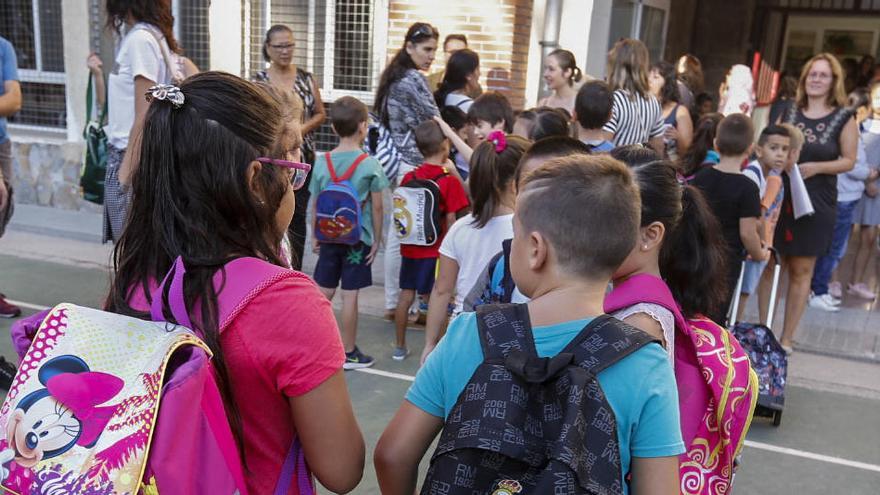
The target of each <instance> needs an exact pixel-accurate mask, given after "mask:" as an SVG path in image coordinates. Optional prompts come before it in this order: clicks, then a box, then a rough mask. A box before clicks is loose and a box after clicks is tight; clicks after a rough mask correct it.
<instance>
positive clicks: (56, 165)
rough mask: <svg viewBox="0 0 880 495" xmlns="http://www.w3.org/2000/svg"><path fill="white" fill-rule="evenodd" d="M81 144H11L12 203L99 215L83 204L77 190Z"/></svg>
mask: <svg viewBox="0 0 880 495" xmlns="http://www.w3.org/2000/svg"><path fill="white" fill-rule="evenodd" d="M84 149H85V146H84V145H83V144H82V143H39V142H15V141H14V140H13V142H12V169H13V174H14V177H13V187H14V188H15V201H16V203H22V204H35V205H40V206H51V207H54V208H60V209H63V210H83V211H92V212H101V211H102V207H101V206H100V205H96V204H93V203H90V202H88V201H85V200H84V199H83V198H82V194H81V191H80V187H79V177H80V172H81V170H82V163H83V151H84Z"/></svg>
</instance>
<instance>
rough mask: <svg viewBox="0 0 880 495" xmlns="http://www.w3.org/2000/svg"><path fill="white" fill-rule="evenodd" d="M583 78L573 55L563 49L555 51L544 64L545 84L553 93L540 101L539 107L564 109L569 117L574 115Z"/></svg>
mask: <svg viewBox="0 0 880 495" xmlns="http://www.w3.org/2000/svg"><path fill="white" fill-rule="evenodd" d="M583 76H584V75H583V73H582V72H581V69H580V68H578V66H577V61H576V60H575V58H574V54H573V53H571V52H570V51H568V50H563V49H561V48H557V49H556V50H553V51H552V52H550V54H549V55H547V61H546V63H545V64H544V83H545V84H547V89H549V90H550V91H551V92H552V93H551V94H550V96H547V97H546V98H543V99H541V100H540V101H538V106H539V107H552V108H562V109H565V111H566V112H568V114H569V115H571V114H573V113H574V100H575V98H576V97H577V92H578V89H579V88H580V85H579V84H578V83H579V82H580V81H581V79H582V78H583Z"/></svg>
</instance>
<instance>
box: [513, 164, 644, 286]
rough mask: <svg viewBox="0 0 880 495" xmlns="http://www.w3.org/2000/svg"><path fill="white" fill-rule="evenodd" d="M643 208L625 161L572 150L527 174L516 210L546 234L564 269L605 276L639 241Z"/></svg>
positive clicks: (530, 226) (525, 222)
mask: <svg viewBox="0 0 880 495" xmlns="http://www.w3.org/2000/svg"><path fill="white" fill-rule="evenodd" d="M584 205H590V207H589V208H584ZM640 208H641V206H640V201H639V189H638V186H637V185H636V184H635V181H634V180H633V177H632V174H631V173H630V171H629V170H628V169H627V167H626V165H624V164H623V163H621V162H620V161H618V160H615V159H613V158H611V157H605V156H592V157H586V156H569V157H564V158H556V159H553V160H551V161H550V162H547V163H545V164H543V165H541V167H539V168H538V169H536V170H534V171H532V172H531V173H530V174H529V175H527V176H526V177H524V178H523V181H522V184H520V187H519V195H518V196H517V208H516V211H517V213H516V214H517V217H518V219H519V222H520V223H521V225H522V226H523V228H524V229H525V230H526V231H528V232H532V231H534V232H540V233H541V234H543V235H544V237H545V238H546V239H547V242H548V243H549V244H550V245H551V246H552V247H553V250H554V252H555V254H556V258H557V262H558V263H559V265H560V266H561V268H562V269H563V270H564V271H565V272H566V273H570V274H572V275H574V276H577V277H584V278H589V279H602V278H610V277H611V275H612V274H613V273H614V271H615V270H616V269H617V268H618V267H619V266H620V264H621V263H623V260H624V259H626V257H627V255H628V254H629V252H630V251H632V248H633V247H634V246H635V243H636V236H637V233H638V227H639V218H640V215H641V210H640ZM609 218H614V219H615V221H614V222H608V219H609ZM526 295H528V294H526Z"/></svg>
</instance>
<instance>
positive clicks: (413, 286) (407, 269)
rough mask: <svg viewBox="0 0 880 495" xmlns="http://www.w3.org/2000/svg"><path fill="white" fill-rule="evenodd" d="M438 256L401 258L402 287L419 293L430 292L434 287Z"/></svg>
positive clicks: (425, 293)
mask: <svg viewBox="0 0 880 495" xmlns="http://www.w3.org/2000/svg"><path fill="white" fill-rule="evenodd" d="M436 271H437V258H407V257H406V256H404V257H402V258H401V260H400V288H401V289H404V290H414V291H416V293H417V294H419V295H427V294H430V293H431V291H432V290H433V289H434V274H435V273H436Z"/></svg>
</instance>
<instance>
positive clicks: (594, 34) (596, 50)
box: [584, 0, 611, 79]
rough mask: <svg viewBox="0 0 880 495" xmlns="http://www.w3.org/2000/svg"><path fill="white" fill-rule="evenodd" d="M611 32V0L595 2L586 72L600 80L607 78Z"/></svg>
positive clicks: (589, 35)
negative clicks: (606, 67) (606, 66)
mask: <svg viewBox="0 0 880 495" xmlns="http://www.w3.org/2000/svg"><path fill="white" fill-rule="evenodd" d="M610 30H611V0H594V1H593V10H592V12H591V15H590V28H589V31H588V42H587V46H588V51H587V58H586V62H585V63H584V72H586V73H587V74H590V75H591V76H593V77H597V78H599V79H604V78H605V64H606V61H607V58H608V48H609V47H608V34H609V31H610Z"/></svg>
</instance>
